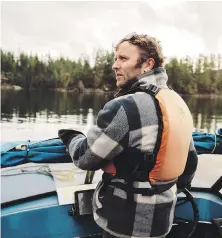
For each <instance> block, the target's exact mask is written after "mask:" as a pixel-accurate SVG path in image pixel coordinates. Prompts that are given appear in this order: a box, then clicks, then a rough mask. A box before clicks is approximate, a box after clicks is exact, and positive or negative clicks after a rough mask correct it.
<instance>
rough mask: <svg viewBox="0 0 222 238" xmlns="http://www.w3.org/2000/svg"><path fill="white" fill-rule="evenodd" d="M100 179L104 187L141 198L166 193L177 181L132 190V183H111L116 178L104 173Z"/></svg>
mask: <svg viewBox="0 0 222 238" xmlns="http://www.w3.org/2000/svg"><path fill="white" fill-rule="evenodd" d="M102 178H103V181H104V187H106V186H112V187H115V188H119V189H121V190H123V191H125V192H126V193H127V194H128V195H131V196H132V195H133V194H141V195H142V196H153V195H155V194H161V193H163V192H165V191H167V190H168V189H170V188H171V187H172V186H173V185H174V184H176V182H177V180H173V181H172V182H169V183H164V184H158V185H151V186H152V187H151V188H134V187H133V182H132V181H131V180H130V181H126V182H127V183H126V184H125V183H121V182H116V181H112V179H114V178H117V176H111V175H109V174H106V173H104V174H103V177H102ZM130 200H131V199H130Z"/></svg>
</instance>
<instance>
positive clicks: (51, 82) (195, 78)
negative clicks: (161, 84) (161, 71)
mask: <svg viewBox="0 0 222 238" xmlns="http://www.w3.org/2000/svg"><path fill="white" fill-rule="evenodd" d="M113 62H114V53H113V52H109V51H104V50H98V51H97V53H96V57H95V62H94V65H93V66H92V65H90V61H89V58H88V57H87V56H85V57H82V58H79V59H78V60H76V61H75V60H71V59H68V58H64V57H60V58H58V59H52V58H51V57H50V56H48V59H47V60H42V59H40V58H39V57H38V56H37V55H28V54H25V53H24V52H21V53H20V54H19V55H17V56H16V55H15V54H14V53H12V52H6V51H3V50H1V81H2V83H7V84H11V85H18V86H20V87H22V88H24V89H27V90H32V89H65V90H75V91H84V90H85V89H101V90H103V91H108V90H115V89H116V80H115V75H114V73H113V71H112V64H113ZM165 68H166V70H167V73H168V77H169V80H168V85H169V86H171V87H172V88H173V89H174V90H175V91H177V92H178V93H181V94H212V93H218V94H219V93H221V92H222V58H221V55H220V54H217V55H216V54H211V55H210V56H206V55H202V54H201V55H199V57H198V59H197V60H195V61H194V60H193V59H192V58H191V57H188V56H187V57H185V58H182V59H178V58H176V57H172V58H169V59H167V61H166V63H165Z"/></svg>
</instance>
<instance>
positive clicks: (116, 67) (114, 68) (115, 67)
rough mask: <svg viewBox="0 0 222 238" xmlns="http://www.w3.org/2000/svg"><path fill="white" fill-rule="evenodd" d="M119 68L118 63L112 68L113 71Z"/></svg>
mask: <svg viewBox="0 0 222 238" xmlns="http://www.w3.org/2000/svg"><path fill="white" fill-rule="evenodd" d="M119 68H120V66H119V64H118V63H117V61H115V62H114V64H113V66H112V69H113V70H116V69H119Z"/></svg>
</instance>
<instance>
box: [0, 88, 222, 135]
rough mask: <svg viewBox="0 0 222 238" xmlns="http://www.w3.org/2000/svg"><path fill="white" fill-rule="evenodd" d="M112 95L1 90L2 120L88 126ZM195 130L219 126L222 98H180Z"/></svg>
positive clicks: (214, 128)
mask: <svg viewBox="0 0 222 238" xmlns="http://www.w3.org/2000/svg"><path fill="white" fill-rule="evenodd" d="M112 98H113V95H112V94H96V93H94V94H79V93H64V92H48V91H47V92H46V91H32V92H26V91H2V94H1V99H2V100H1V103H2V105H1V110H2V114H1V116H2V117H1V121H2V122H14V123H36V124H37V123H58V124H59V123H67V124H72V123H73V124H77V125H86V126H90V125H92V124H95V123H96V116H97V114H98V112H99V110H100V109H101V108H102V107H103V106H104V104H105V103H106V102H107V101H109V100H111V99H112ZM183 98H184V100H185V101H186V102H187V104H188V107H189V108H190V110H191V112H192V115H193V120H194V126H195V128H197V129H196V130H200V129H204V130H205V131H207V132H214V131H215V130H216V129H217V128H219V127H222V106H221V105H222V98H197V97H183Z"/></svg>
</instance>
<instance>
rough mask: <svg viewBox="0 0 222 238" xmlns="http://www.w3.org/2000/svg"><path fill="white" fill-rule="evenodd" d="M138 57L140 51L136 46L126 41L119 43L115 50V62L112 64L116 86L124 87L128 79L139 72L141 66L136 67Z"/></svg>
mask: <svg viewBox="0 0 222 238" xmlns="http://www.w3.org/2000/svg"><path fill="white" fill-rule="evenodd" d="M139 57H140V52H139V49H138V47H137V46H135V45H132V44H130V43H129V42H127V41H124V42H122V43H120V44H119V46H118V47H117V49H116V52H115V62H114V64H113V66H112V69H113V70H114V71H115V75H116V85H117V87H119V88H122V87H124V85H125V84H126V83H127V82H128V81H129V80H130V79H132V78H135V77H137V76H138V75H140V74H141V68H136V64H137V62H138V59H139Z"/></svg>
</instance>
